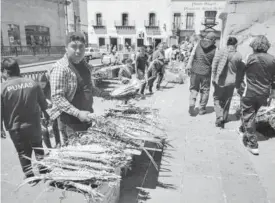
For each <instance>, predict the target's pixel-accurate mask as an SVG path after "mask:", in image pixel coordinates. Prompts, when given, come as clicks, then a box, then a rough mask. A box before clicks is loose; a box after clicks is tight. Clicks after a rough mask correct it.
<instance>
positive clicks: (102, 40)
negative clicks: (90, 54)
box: [98, 37, 105, 47]
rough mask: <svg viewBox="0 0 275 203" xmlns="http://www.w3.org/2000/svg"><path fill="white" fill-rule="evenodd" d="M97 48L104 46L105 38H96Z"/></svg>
mask: <svg viewBox="0 0 275 203" xmlns="http://www.w3.org/2000/svg"><path fill="white" fill-rule="evenodd" d="M98 46H99V47H102V46H105V38H104V37H99V38H98Z"/></svg>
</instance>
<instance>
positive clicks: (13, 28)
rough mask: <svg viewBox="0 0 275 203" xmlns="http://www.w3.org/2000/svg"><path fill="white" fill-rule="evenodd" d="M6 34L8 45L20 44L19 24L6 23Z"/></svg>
mask: <svg viewBox="0 0 275 203" xmlns="http://www.w3.org/2000/svg"><path fill="white" fill-rule="evenodd" d="M8 36H9V42H10V46H20V45H21V38H20V28H19V25H15V24H8Z"/></svg>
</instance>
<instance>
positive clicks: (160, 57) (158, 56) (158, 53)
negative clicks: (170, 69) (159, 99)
mask: <svg viewBox="0 0 275 203" xmlns="http://www.w3.org/2000/svg"><path fill="white" fill-rule="evenodd" d="M164 45H165V43H164V42H162V43H159V44H158V49H157V50H156V51H155V52H154V53H153V57H152V60H153V61H154V60H156V59H157V60H161V61H162V64H163V65H162V66H161V70H160V71H158V80H157V86H156V89H157V90H160V84H161V82H162V80H163V77H164V71H165V64H167V61H166V60H165V51H164Z"/></svg>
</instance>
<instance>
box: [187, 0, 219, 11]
mask: <svg viewBox="0 0 275 203" xmlns="http://www.w3.org/2000/svg"><path fill="white" fill-rule="evenodd" d="M223 9H224V7H222V6H221V5H220V4H219V3H217V2H208V1H205V2H193V3H192V4H191V5H190V6H185V7H184V11H218V10H223Z"/></svg>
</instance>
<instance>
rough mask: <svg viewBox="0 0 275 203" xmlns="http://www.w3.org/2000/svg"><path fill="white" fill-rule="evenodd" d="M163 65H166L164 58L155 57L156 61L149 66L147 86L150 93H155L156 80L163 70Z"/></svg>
mask: <svg viewBox="0 0 275 203" xmlns="http://www.w3.org/2000/svg"><path fill="white" fill-rule="evenodd" d="M163 65H164V62H163V60H162V59H155V60H154V61H152V63H151V64H150V66H149V68H148V71H147V77H146V81H147V86H148V87H149V92H150V94H152V93H153V84H154V81H155V80H156V79H157V77H158V75H159V74H160V72H161V71H162V67H163Z"/></svg>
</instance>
